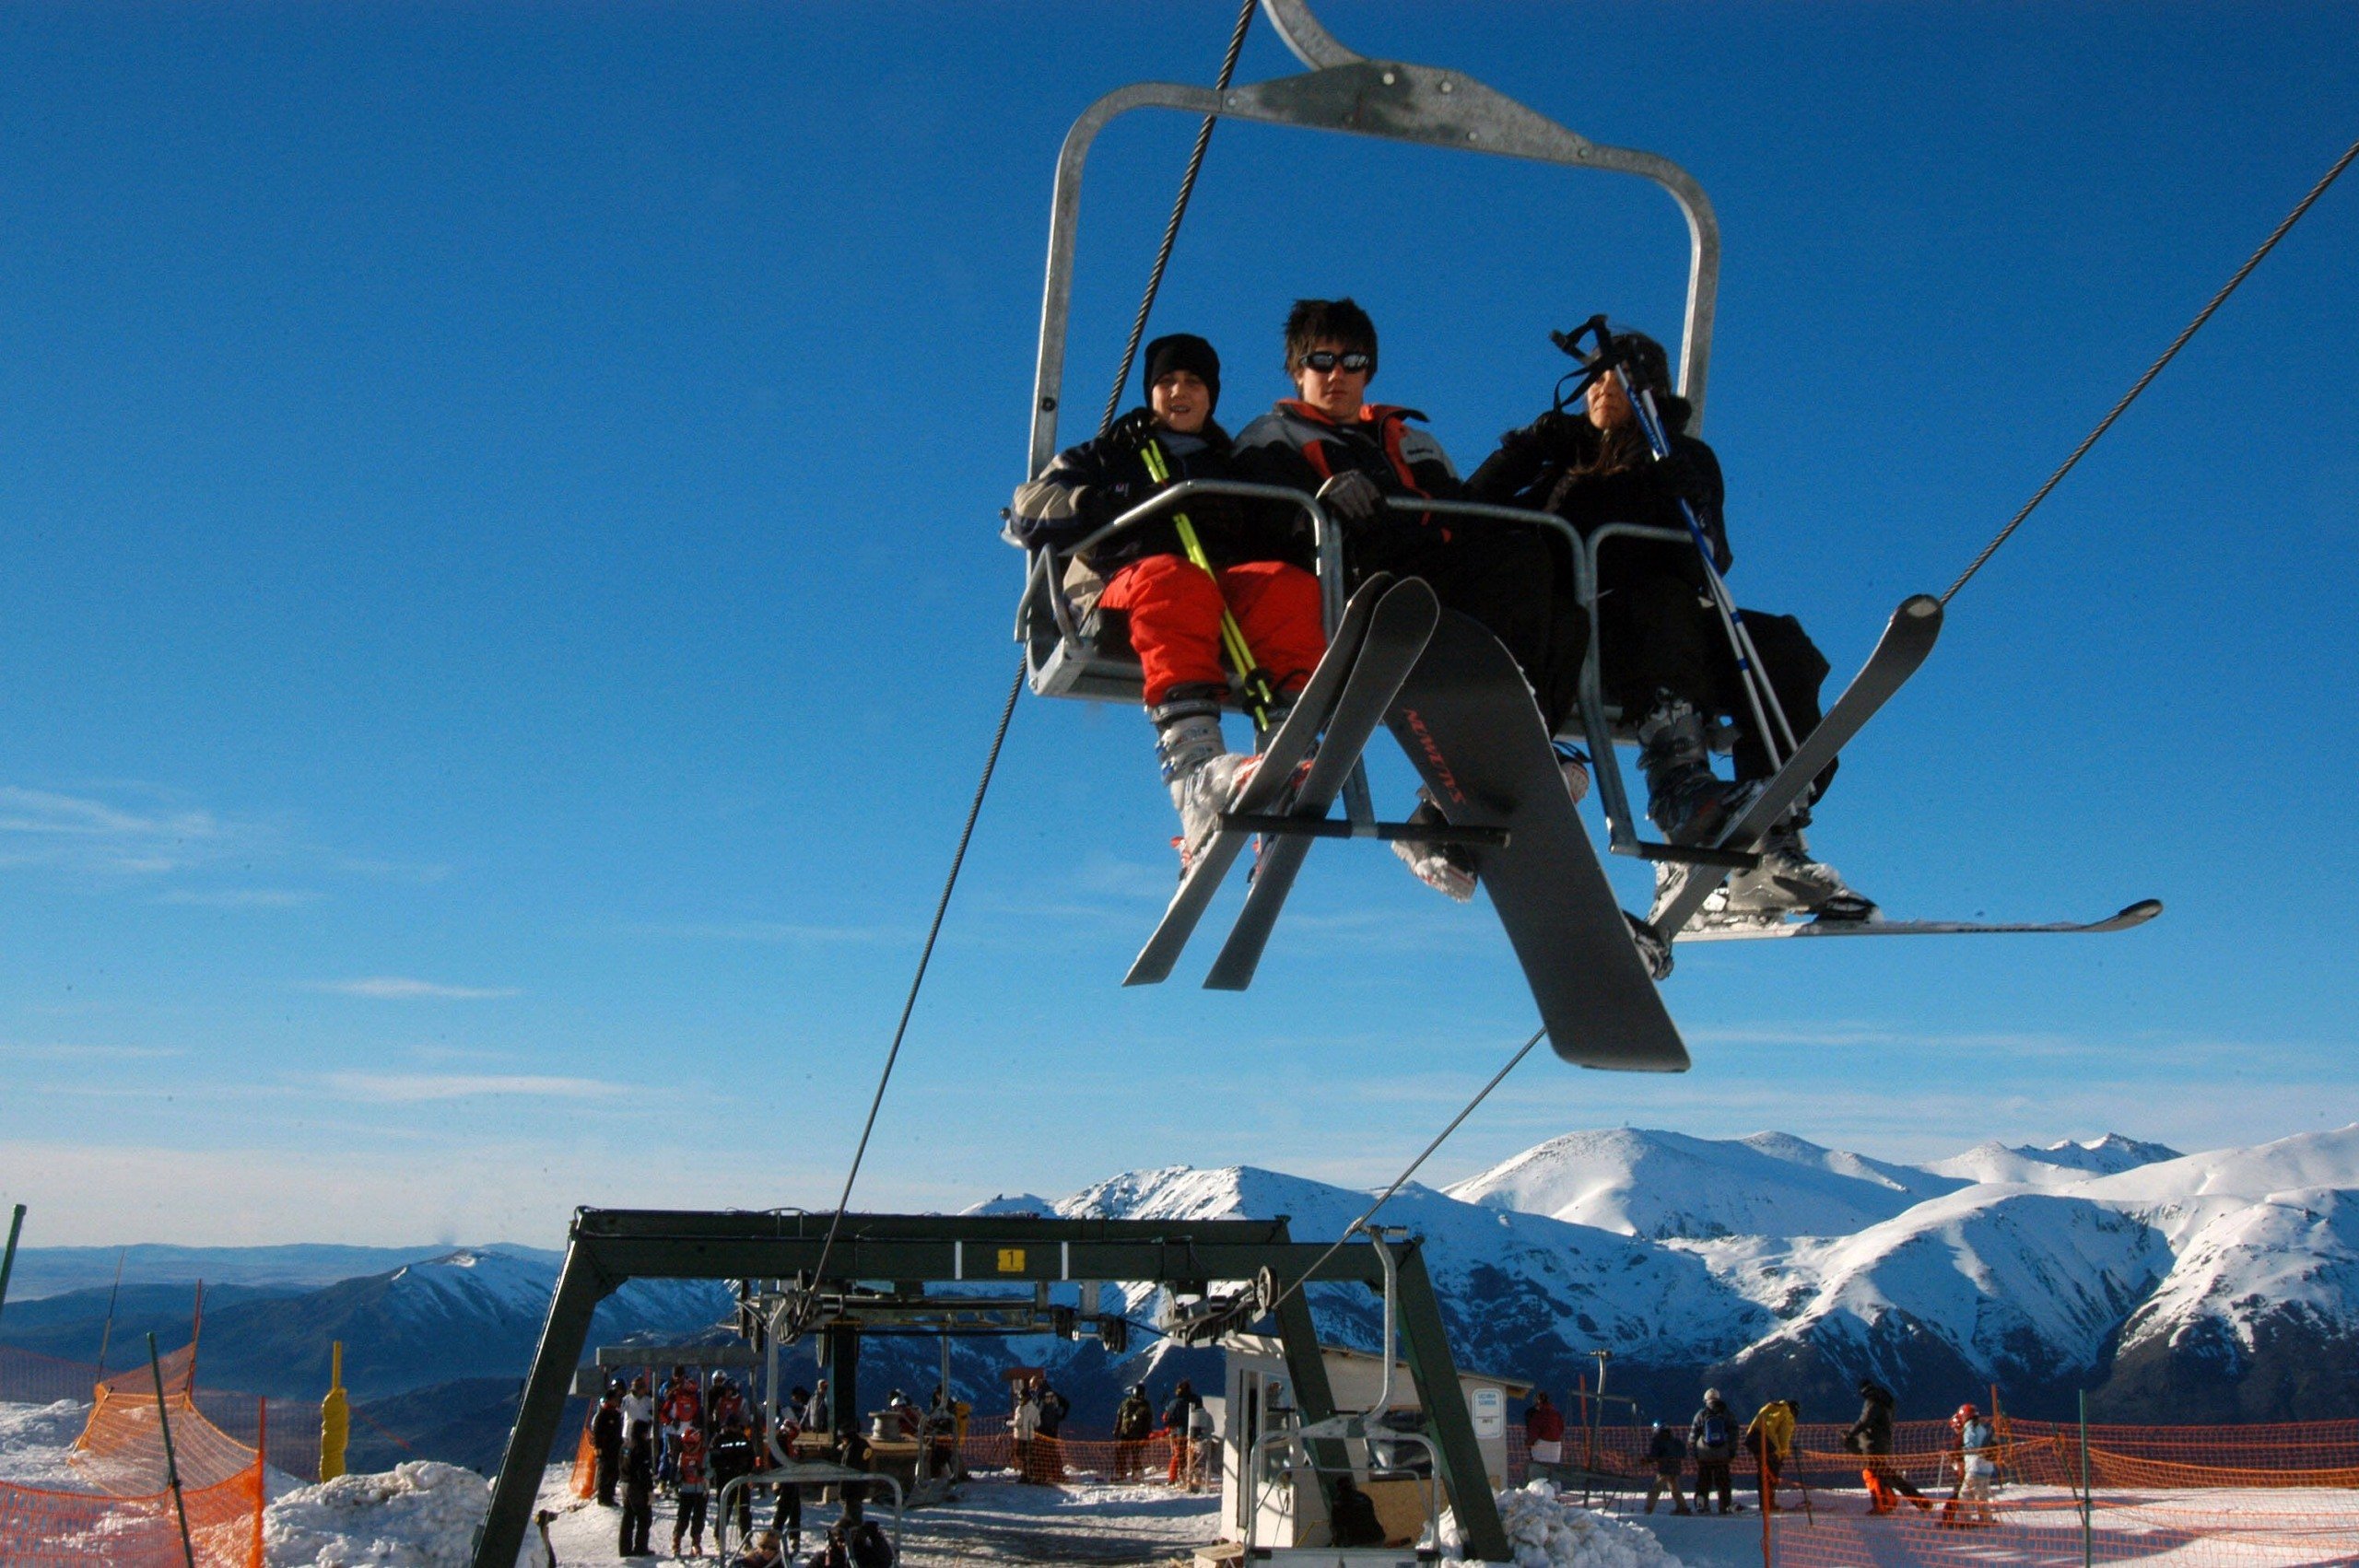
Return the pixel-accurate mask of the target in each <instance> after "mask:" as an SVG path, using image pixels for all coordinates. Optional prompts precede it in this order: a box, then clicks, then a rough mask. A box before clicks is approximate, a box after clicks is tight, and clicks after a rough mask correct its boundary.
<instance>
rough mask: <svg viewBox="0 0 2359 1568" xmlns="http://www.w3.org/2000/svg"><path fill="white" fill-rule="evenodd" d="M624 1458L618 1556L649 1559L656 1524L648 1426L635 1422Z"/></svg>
mask: <svg viewBox="0 0 2359 1568" xmlns="http://www.w3.org/2000/svg"><path fill="white" fill-rule="evenodd" d="M626 1443H627V1446H626V1449H625V1452H624V1455H623V1516H622V1528H621V1533H620V1539H619V1541H618V1544H617V1545H616V1549H615V1550H616V1554H617V1555H619V1556H623V1557H644V1556H646V1555H647V1536H648V1532H649V1531H650V1530H651V1528H653V1527H654V1524H655V1435H654V1430H653V1428H651V1426H650V1425H649V1424H648V1423H647V1422H643V1421H642V1422H632V1423H631V1427H630V1433H629V1435H628V1439H627V1440H626Z"/></svg>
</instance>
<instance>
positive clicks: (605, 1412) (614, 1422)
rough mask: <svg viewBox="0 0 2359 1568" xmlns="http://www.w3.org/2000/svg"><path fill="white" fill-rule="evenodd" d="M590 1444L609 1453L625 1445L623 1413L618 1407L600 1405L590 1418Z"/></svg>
mask: <svg viewBox="0 0 2359 1568" xmlns="http://www.w3.org/2000/svg"><path fill="white" fill-rule="evenodd" d="M590 1442H591V1445H593V1447H597V1448H602V1449H604V1450H606V1451H607V1452H609V1453H612V1452H614V1451H615V1450H616V1449H619V1448H620V1447H621V1446H622V1445H623V1412H622V1409H621V1407H620V1406H617V1405H600V1406H599V1407H598V1408H597V1410H595V1411H594V1412H593V1413H592V1415H591V1417H590Z"/></svg>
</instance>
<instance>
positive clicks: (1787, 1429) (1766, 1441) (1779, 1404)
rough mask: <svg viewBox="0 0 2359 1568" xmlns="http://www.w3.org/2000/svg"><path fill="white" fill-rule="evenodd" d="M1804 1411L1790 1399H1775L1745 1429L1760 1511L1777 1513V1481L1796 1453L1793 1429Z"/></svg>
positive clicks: (1747, 1449)
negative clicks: (1790, 1458)
mask: <svg viewBox="0 0 2359 1568" xmlns="http://www.w3.org/2000/svg"><path fill="white" fill-rule="evenodd" d="M1801 1421H1802V1406H1800V1405H1798V1404H1796V1403H1795V1402H1794V1401H1793V1400H1791V1399H1772V1400H1770V1401H1769V1402H1768V1403H1767V1404H1766V1405H1764V1406H1762V1407H1761V1408H1760V1409H1759V1410H1755V1412H1754V1414H1753V1420H1752V1421H1751V1422H1748V1423H1746V1425H1745V1429H1744V1447H1745V1451H1746V1452H1747V1453H1749V1454H1751V1455H1752V1456H1753V1458H1754V1473H1755V1478H1756V1479H1757V1480H1758V1482H1759V1485H1760V1490H1761V1511H1762V1512H1763V1513H1764V1514H1774V1513H1776V1512H1777V1510H1778V1478H1779V1477H1781V1476H1782V1475H1784V1474H1785V1469H1786V1460H1787V1458H1788V1457H1790V1456H1791V1455H1792V1453H1793V1451H1794V1427H1795V1426H1796V1424H1797V1423H1799V1422H1801Z"/></svg>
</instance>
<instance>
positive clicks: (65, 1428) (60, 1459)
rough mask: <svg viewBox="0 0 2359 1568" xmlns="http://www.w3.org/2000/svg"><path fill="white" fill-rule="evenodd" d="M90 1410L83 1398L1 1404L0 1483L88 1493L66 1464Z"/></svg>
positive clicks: (86, 1485) (84, 1485) (80, 1480)
mask: <svg viewBox="0 0 2359 1568" xmlns="http://www.w3.org/2000/svg"><path fill="white" fill-rule="evenodd" d="M89 1419H90V1407H89V1406H88V1404H87V1403H85V1402H84V1401H82V1400H80V1399H60V1400H58V1401H57V1402H56V1403H55V1404H53V1405H21V1404H9V1403H0V1480H7V1481H14V1482H16V1483H17V1484H18V1486H38V1487H41V1488H43V1489H45V1490H47V1491H50V1492H88V1491H89V1490H90V1488H89V1486H88V1483H87V1482H85V1481H84V1480H82V1479H81V1478H80V1477H79V1476H76V1474H75V1473H74V1471H73V1469H72V1468H71V1467H70V1466H68V1465H67V1464H66V1462H65V1456H66V1454H67V1453H68V1452H69V1451H70V1450H71V1449H72V1448H73V1446H74V1439H76V1437H79V1436H80V1435H81V1434H82V1423H83V1422H87V1421H88V1420H89Z"/></svg>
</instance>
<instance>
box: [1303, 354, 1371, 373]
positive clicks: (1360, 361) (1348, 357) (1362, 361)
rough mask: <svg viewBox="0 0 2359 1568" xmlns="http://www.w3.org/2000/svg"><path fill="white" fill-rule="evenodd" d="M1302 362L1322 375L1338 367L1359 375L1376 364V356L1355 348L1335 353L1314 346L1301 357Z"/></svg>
mask: <svg viewBox="0 0 2359 1568" xmlns="http://www.w3.org/2000/svg"><path fill="white" fill-rule="evenodd" d="M1302 362H1303V363H1304V364H1305V365H1308V366H1309V367H1310V368H1311V369H1314V370H1316V371H1318V372H1319V373H1320V375H1322V376H1323V375H1325V374H1327V373H1328V372H1329V371H1330V370H1333V369H1337V368H1338V367H1340V368H1342V369H1346V370H1349V371H1350V372H1351V373H1352V374H1353V375H1355V376H1359V375H1365V374H1367V371H1368V370H1369V369H1371V368H1372V367H1374V365H1375V364H1376V356H1374V355H1373V354H1362V353H1361V352H1360V351H1359V350H1358V349H1356V348H1355V349H1353V350H1351V351H1350V352H1349V353H1346V354H1337V353H1334V352H1333V351H1332V350H1330V349H1325V348H1316V349H1313V350H1311V351H1310V352H1309V354H1306V355H1304V356H1303V357H1302Z"/></svg>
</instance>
